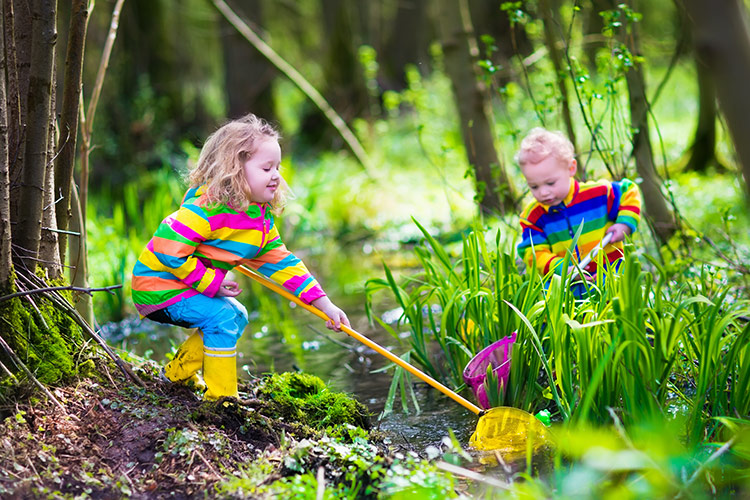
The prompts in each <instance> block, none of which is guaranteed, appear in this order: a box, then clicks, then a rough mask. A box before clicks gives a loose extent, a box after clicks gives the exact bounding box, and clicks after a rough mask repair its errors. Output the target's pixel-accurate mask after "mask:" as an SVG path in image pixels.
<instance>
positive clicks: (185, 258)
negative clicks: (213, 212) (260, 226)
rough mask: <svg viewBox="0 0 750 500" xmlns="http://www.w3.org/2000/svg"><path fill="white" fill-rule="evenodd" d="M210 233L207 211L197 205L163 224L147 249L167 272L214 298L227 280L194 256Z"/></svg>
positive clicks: (184, 209) (185, 206)
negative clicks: (224, 280)
mask: <svg viewBox="0 0 750 500" xmlns="http://www.w3.org/2000/svg"><path fill="white" fill-rule="evenodd" d="M210 234H211V226H210V224H209V222H208V219H207V217H206V215H205V213H204V212H203V210H202V209H201V208H200V207H197V206H195V205H183V206H182V207H180V209H179V210H178V211H177V212H175V213H173V214H172V215H170V216H168V217H167V218H166V219H164V220H163V221H162V223H161V224H160V225H159V228H158V229H157V230H156V233H155V234H154V237H153V238H152V239H151V241H150V242H149V244H148V247H147V249H148V250H149V251H150V252H151V253H152V254H153V257H154V258H155V259H156V260H157V261H158V262H159V263H160V264H161V265H162V266H163V267H164V268H165V270H167V271H169V272H170V273H172V274H173V275H175V276H176V277H177V278H178V279H179V280H180V281H182V282H183V283H185V285H187V286H189V287H190V288H193V289H194V290H196V291H198V292H200V293H202V294H204V295H207V296H209V297H213V296H214V295H216V292H218V291H219V287H220V286H221V282H222V280H223V278H224V277H223V275H222V274H221V273H217V272H216V271H215V270H214V269H211V268H210V267H206V266H205V265H204V264H203V262H202V261H201V260H200V259H198V258H197V257H196V256H195V255H193V254H194V252H195V250H196V248H197V247H198V245H200V244H201V243H202V242H204V241H206V239H208V237H209V236H210Z"/></svg>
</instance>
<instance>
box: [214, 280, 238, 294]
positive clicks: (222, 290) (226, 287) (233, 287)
mask: <svg viewBox="0 0 750 500" xmlns="http://www.w3.org/2000/svg"><path fill="white" fill-rule="evenodd" d="M241 293H242V288H240V285H239V284H237V282H236V281H232V280H229V279H226V278H224V281H222V282H221V286H220V287H219V291H218V292H216V296H217V297H236V296H238V295H239V294H241Z"/></svg>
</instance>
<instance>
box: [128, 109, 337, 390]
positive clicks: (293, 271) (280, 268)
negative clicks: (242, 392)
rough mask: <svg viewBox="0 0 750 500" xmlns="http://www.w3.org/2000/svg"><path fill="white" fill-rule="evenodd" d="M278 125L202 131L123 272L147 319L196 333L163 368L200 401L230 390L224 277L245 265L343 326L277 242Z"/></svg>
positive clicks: (227, 282)
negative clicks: (186, 183) (183, 182)
mask: <svg viewBox="0 0 750 500" xmlns="http://www.w3.org/2000/svg"><path fill="white" fill-rule="evenodd" d="M280 162H281V148H280V147H279V134H278V132H277V131H276V130H275V129H274V128H273V127H272V126H271V125H270V124H268V123H267V122H266V121H264V120H262V119H260V118H258V117H256V116H255V115H252V114H249V115H247V116H245V117H243V118H240V119H239V120H234V121H231V122H229V123H227V124H225V125H224V126H222V127H221V128H219V129H218V130H217V131H216V132H215V133H214V134H212V135H211V136H210V137H209V138H208V140H207V141H206V144H205V145H204V146H203V149H202V150H201V154H200V157H199V159H198V164H197V165H196V166H195V168H194V169H193V170H192V171H191V172H190V178H189V179H190V189H188V191H187V193H185V197H184V198H183V200H182V205H181V206H180V209H179V210H177V211H176V212H174V213H173V214H171V215H170V216H168V217H167V218H166V219H164V220H163V221H162V223H161V224H160V225H159V228H158V229H157V230H156V233H155V234H154V236H153V238H151V241H149V243H148V245H146V248H145V249H144V250H143V252H142V253H141V255H140V257H139V258H138V262H137V263H136V265H135V267H134V269H133V281H132V289H133V302H134V303H135V306H136V308H137V309H138V312H139V313H140V314H141V315H142V316H145V317H147V318H149V319H152V320H154V321H158V322H161V323H169V324H173V325H178V326H181V327H185V328H197V330H196V331H195V332H194V333H193V334H192V335H191V336H190V337H189V338H188V339H187V340H186V341H185V342H184V343H183V344H182V345H181V346H180V348H179V349H178V350H177V353H176V354H175V357H174V359H173V360H172V361H171V362H170V363H168V364H167V365H166V367H165V368H164V375H165V376H166V377H167V378H168V379H169V380H171V381H173V382H183V383H186V382H191V381H192V382H198V380H199V379H198V378H197V372H198V370H199V369H200V368H201V367H202V368H203V379H204V381H205V385H206V392H205V393H204V396H203V397H204V399H209V400H215V399H218V398H221V397H223V396H234V397H237V365H236V356H237V340H238V339H239V338H240V336H241V335H242V332H243V330H244V329H245V326H246V325H247V322H248V320H247V311H246V310H245V308H244V307H243V306H242V304H240V303H239V302H238V301H237V299H235V298H234V297H236V296H238V295H239V294H240V293H242V289H240V287H239V285H238V284H237V283H236V282H234V281H232V280H231V279H229V278H227V273H228V272H229V271H231V270H232V269H233V268H234V267H235V266H238V265H240V264H245V265H247V266H249V267H252V268H253V269H256V270H257V271H259V272H260V273H262V274H263V275H265V276H266V277H268V278H270V279H272V280H274V281H276V282H277V283H279V284H280V285H282V286H283V287H285V288H286V289H287V290H289V291H290V292H291V293H293V294H295V295H296V296H298V297H299V298H300V299H301V300H302V301H304V302H305V303H307V304H312V305H313V306H315V307H317V308H318V309H320V310H321V311H323V312H324V313H326V315H327V316H328V317H329V318H330V321H329V322H328V325H327V326H328V328H330V329H333V330H336V331H340V330H341V324H344V325H347V326H350V324H349V319H348V318H347V317H346V314H345V313H344V312H343V311H342V310H341V309H339V308H338V307H336V306H335V305H334V304H333V303H332V302H331V301H330V299H329V298H328V297H327V296H326V294H325V293H324V292H323V290H322V289H321V287H320V285H319V284H318V282H317V281H316V280H315V278H313V277H312V275H310V273H309V271H308V270H307V268H306V267H305V265H304V263H303V262H302V261H301V260H300V259H298V258H297V257H295V256H294V255H293V254H292V253H291V252H290V251H289V250H287V249H286V247H285V246H284V244H283V243H282V241H281V239H280V237H279V233H278V230H277V228H276V226H275V225H274V219H273V215H272V212H273V213H278V212H279V211H280V210H281V209H282V207H283V205H284V192H283V191H284V188H285V183H284V179H283V178H282V177H281V174H280V172H279V168H280Z"/></svg>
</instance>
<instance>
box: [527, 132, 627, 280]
mask: <svg viewBox="0 0 750 500" xmlns="http://www.w3.org/2000/svg"><path fill="white" fill-rule="evenodd" d="M574 155H575V152H574V150H573V144H571V142H570V141H569V140H568V139H567V138H566V137H565V136H564V135H563V134H562V133H560V132H550V131H548V130H545V129H543V128H540V127H537V128H534V129H532V130H531V131H530V132H529V134H528V135H527V136H526V137H525V138H524V139H523V140H522V141H521V147H520V150H519V152H518V154H517V155H516V160H517V161H518V164H519V166H520V167H521V172H522V173H523V176H524V177H525V178H526V183H527V184H528V185H529V189H530V190H531V194H532V195H533V196H534V200H535V201H533V202H531V203H530V204H529V205H528V206H527V207H526V208H525V209H524V211H523V212H522V213H521V217H520V222H521V229H522V231H523V233H522V239H521V243H519V244H518V255H519V256H521V257H522V258H523V260H524V262H526V264H527V265H529V266H530V265H532V264H536V267H537V268H538V269H539V272H540V273H541V274H542V275H546V274H547V273H548V272H550V271H553V272H554V273H555V274H560V273H561V267H562V263H563V258H564V257H565V254H566V252H567V251H568V249H569V248H570V245H571V242H572V240H573V237H574V236H575V234H576V232H577V231H578V228H579V226H580V225H581V224H583V230H582V232H581V235H580V237H579V239H578V245H577V246H576V247H575V248H570V251H571V252H572V254H573V258H574V259H575V260H576V261H578V262H580V261H581V259H583V258H584V257H585V256H586V255H587V254H588V253H589V252H590V251H591V250H592V249H593V248H594V247H595V246H596V245H597V244H598V243H599V242H600V241H601V240H602V238H603V237H604V235H605V234H607V233H612V241H611V242H610V243H609V244H608V245H607V246H606V247H605V248H604V250H603V254H602V255H603V262H606V263H610V264H611V263H614V262H615V261H616V260H617V259H619V258H621V257H622V256H623V251H622V240H623V239H624V238H625V235H629V234H632V233H633V232H634V231H635V230H636V228H637V227H638V221H639V220H640V213H641V200H640V194H639V192H638V187H637V186H636V185H635V183H633V182H632V181H630V180H628V179H623V180H621V181H619V182H610V181H606V180H600V181H591V182H585V183H579V182H578V181H577V180H575V179H574V177H573V176H574V175H575V173H576V170H577V168H578V166H577V163H576V160H575V158H574ZM585 270H586V271H587V272H588V273H591V274H594V273H595V272H596V262H591V264H589V265H588V266H586V268H585Z"/></svg>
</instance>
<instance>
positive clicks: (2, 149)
mask: <svg viewBox="0 0 750 500" xmlns="http://www.w3.org/2000/svg"><path fill="white" fill-rule="evenodd" d="M0 19H2V20H3V22H2V24H0V294H5V293H7V292H10V291H11V290H13V262H12V261H11V253H10V237H11V233H10V166H9V165H8V119H7V115H6V113H5V109H6V104H5V103H6V91H5V73H6V71H7V67H8V64H7V63H8V59H7V57H6V54H5V24H6V23H5V5H4V3H2V2H0Z"/></svg>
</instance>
